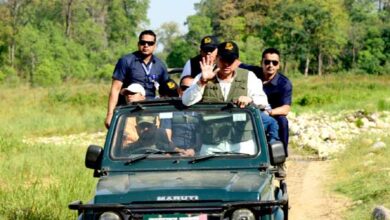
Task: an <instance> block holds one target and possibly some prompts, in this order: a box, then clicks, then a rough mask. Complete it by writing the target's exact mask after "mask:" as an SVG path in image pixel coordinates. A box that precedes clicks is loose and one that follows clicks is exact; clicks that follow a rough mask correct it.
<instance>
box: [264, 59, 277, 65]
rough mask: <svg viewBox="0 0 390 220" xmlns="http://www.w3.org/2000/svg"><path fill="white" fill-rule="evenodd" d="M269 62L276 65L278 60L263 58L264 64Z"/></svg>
mask: <svg viewBox="0 0 390 220" xmlns="http://www.w3.org/2000/svg"><path fill="white" fill-rule="evenodd" d="M271 63H272V65H274V66H277V65H278V64H279V61H277V60H264V64H265V65H270V64H271Z"/></svg>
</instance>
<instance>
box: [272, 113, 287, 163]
mask: <svg viewBox="0 0 390 220" xmlns="http://www.w3.org/2000/svg"><path fill="white" fill-rule="evenodd" d="M272 117H274V118H275V119H276V121H277V122H278V125H279V138H280V141H281V142H282V143H283V145H284V151H285V152H286V157H288V120H287V118H286V116H284V115H277V116H272Z"/></svg>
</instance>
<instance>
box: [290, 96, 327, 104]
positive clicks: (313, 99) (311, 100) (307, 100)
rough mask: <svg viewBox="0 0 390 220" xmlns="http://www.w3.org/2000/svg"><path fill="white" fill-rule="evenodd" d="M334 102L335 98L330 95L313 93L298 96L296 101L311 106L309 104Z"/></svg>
mask: <svg viewBox="0 0 390 220" xmlns="http://www.w3.org/2000/svg"><path fill="white" fill-rule="evenodd" d="M332 102H333V98H332V96H330V95H322V96H318V95H311V94H306V95H304V96H303V97H301V98H297V100H296V103H297V104H298V105H300V106H309V105H323V104H329V103H332Z"/></svg>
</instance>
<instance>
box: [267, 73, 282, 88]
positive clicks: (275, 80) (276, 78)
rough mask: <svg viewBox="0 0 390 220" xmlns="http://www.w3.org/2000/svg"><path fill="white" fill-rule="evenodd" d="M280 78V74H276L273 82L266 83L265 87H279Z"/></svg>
mask: <svg viewBox="0 0 390 220" xmlns="http://www.w3.org/2000/svg"><path fill="white" fill-rule="evenodd" d="M279 77H280V75H279V73H276V74H275V76H274V78H272V79H271V81H269V82H267V83H265V85H266V84H272V85H273V86H277V85H278V80H279Z"/></svg>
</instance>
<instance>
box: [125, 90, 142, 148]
mask: <svg viewBox="0 0 390 220" xmlns="http://www.w3.org/2000/svg"><path fill="white" fill-rule="evenodd" d="M121 95H123V96H124V97H125V99H126V103H127V104H130V103H132V102H139V101H142V100H145V89H144V87H142V86H141V84H138V83H133V84H131V85H129V86H128V87H127V88H123V89H122V90H121ZM135 126H136V122H135V120H134V118H129V119H128V120H127V121H126V126H125V134H126V138H124V140H123V141H124V142H125V143H133V142H134V141H136V140H137V139H138V133H137V130H136V129H135Z"/></svg>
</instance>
